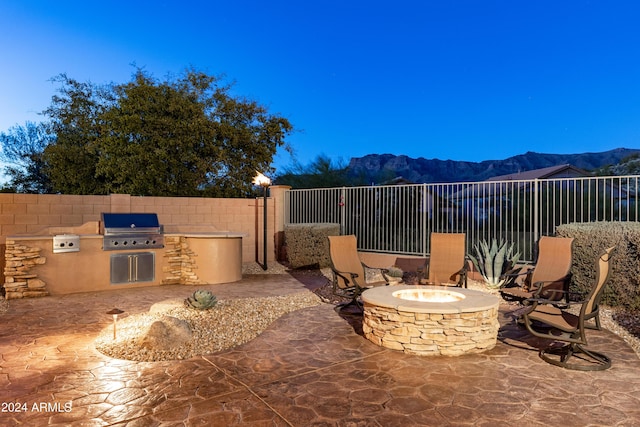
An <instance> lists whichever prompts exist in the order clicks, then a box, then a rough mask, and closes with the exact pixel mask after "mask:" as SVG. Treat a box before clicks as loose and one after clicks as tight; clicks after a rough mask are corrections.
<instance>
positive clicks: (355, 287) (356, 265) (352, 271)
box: [328, 235, 389, 309]
mask: <svg viewBox="0 0 640 427" xmlns="http://www.w3.org/2000/svg"><path fill="white" fill-rule="evenodd" d="M328 237H329V256H330V257H329V260H330V263H331V270H332V271H333V294H334V295H336V296H338V297H342V298H351V301H349V302H347V303H344V304H339V305H338V306H337V307H336V309H340V308H343V307H345V306H347V305H355V306H357V307H358V308H360V309H361V308H362V306H361V304H360V302H359V301H358V298H359V297H360V295H361V294H362V292H364V291H365V290H366V289H368V288H372V287H374V286H384V285H388V284H389V279H388V277H387V276H386V274H385V273H386V271H387V270H386V269H377V270H380V272H381V273H382V278H383V279H384V280H379V281H375V282H371V283H368V282H367V277H366V272H365V269H369V268H371V267H369V266H367V265H366V264H364V263H363V262H362V261H361V260H360V257H359V256H358V244H357V239H356V236H354V235H346V236H328Z"/></svg>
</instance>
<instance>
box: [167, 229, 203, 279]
mask: <svg viewBox="0 0 640 427" xmlns="http://www.w3.org/2000/svg"><path fill="white" fill-rule="evenodd" d="M164 244H165V248H167V250H166V251H165V254H164V256H165V258H167V259H168V262H167V265H168V266H167V267H165V271H164V273H165V278H164V279H162V283H161V284H162V285H206V283H205V282H203V281H202V280H200V278H199V277H198V275H197V274H196V273H195V270H196V269H197V266H196V261H195V257H197V256H198V255H197V254H196V253H195V252H193V251H192V250H191V249H190V248H189V243H188V241H187V239H186V238H185V237H183V236H166V237H165V240H164Z"/></svg>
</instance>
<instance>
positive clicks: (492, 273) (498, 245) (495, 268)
mask: <svg viewBox="0 0 640 427" xmlns="http://www.w3.org/2000/svg"><path fill="white" fill-rule="evenodd" d="M474 249H475V251H476V255H477V256H473V255H469V258H471V261H473V264H474V265H475V266H476V268H477V269H478V271H479V272H480V274H482V277H483V278H484V281H485V283H486V284H487V287H489V288H492V289H495V288H499V287H501V286H503V285H506V284H508V283H509V281H510V280H512V279H511V278H505V277H503V276H504V274H505V273H507V272H508V271H509V270H510V269H511V268H512V267H513V266H514V265H515V264H516V263H517V262H518V259H520V252H515V253H514V244H513V243H512V244H509V243H508V242H506V241H505V240H500V242H498V241H497V240H496V239H495V238H494V239H492V240H491V244H489V243H488V242H487V241H486V240H481V241H480V242H478V243H477V244H476V245H474Z"/></svg>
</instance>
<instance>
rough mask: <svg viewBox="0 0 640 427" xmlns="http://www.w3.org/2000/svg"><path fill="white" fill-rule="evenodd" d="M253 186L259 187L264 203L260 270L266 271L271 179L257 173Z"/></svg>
mask: <svg viewBox="0 0 640 427" xmlns="http://www.w3.org/2000/svg"><path fill="white" fill-rule="evenodd" d="M253 184H254V185H259V186H260V187H262V191H263V197H264V202H263V203H262V207H263V208H264V219H263V220H262V225H263V237H262V245H263V246H262V257H263V264H262V269H263V270H266V269H267V189H268V188H269V186H270V185H271V179H269V177H267V176H265V175H263V174H262V173H260V172H258V174H257V175H256V176H255V178H253Z"/></svg>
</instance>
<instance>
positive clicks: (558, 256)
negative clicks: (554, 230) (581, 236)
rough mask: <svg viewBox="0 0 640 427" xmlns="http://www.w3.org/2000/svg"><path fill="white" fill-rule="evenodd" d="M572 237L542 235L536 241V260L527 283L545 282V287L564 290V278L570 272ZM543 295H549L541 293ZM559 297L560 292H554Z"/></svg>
mask: <svg viewBox="0 0 640 427" xmlns="http://www.w3.org/2000/svg"><path fill="white" fill-rule="evenodd" d="M572 247H573V238H572V237H550V236H542V237H541V238H540V240H539V241H538V260H537V261H536V264H535V268H534V270H533V274H532V276H531V280H530V283H529V285H534V284H535V283H537V282H547V283H545V284H544V287H545V289H550V290H551V289H556V290H564V287H565V284H566V278H567V276H568V275H569V274H570V273H571V264H572V260H573V255H572ZM542 296H543V297H549V295H548V294H547V295H545V294H544V293H543V295H542ZM556 296H557V297H558V298H557V299H560V298H561V297H562V295H561V294H556Z"/></svg>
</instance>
